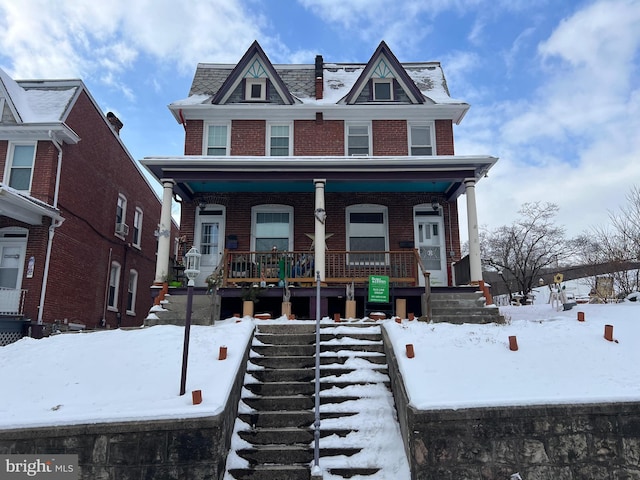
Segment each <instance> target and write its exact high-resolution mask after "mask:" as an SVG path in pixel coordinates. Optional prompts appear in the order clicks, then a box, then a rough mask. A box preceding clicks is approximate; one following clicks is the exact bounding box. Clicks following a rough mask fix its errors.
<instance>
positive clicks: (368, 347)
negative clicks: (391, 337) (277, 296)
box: [225, 321, 406, 480]
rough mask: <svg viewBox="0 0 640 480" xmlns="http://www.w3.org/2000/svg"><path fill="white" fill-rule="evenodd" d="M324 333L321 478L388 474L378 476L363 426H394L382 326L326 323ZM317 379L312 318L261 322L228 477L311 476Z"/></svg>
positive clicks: (291, 479)
mask: <svg viewBox="0 0 640 480" xmlns="http://www.w3.org/2000/svg"><path fill="white" fill-rule="evenodd" d="M320 338H321V358H320V359H321V367H320V371H321V409H320V412H321V429H320V430H321V439H320V462H319V463H320V468H321V469H322V470H323V471H324V478H325V479H327V478H331V479H342V478H351V477H353V476H356V475H358V476H359V477H358V478H362V477H368V476H372V477H371V478H383V477H379V476H377V475H376V474H377V473H378V472H379V471H380V465H376V464H372V462H371V460H369V459H370V458H371V455H364V453H365V452H364V451H365V450H366V449H367V448H369V447H370V446H371V432H370V431H365V430H366V428H364V430H363V427H366V426H367V425H368V426H369V429H370V428H376V421H377V420H376V419H378V420H379V421H380V422H382V423H384V424H385V425H389V424H390V425H391V426H395V425H397V421H396V420H395V408H394V407H393V397H392V396H391V392H390V390H389V383H390V381H389V376H388V372H387V365H386V356H385V355H384V351H383V344H382V335H381V331H380V326H379V325H377V324H374V323H352V324H349V325H348V326H347V325H343V324H337V323H333V322H331V323H323V324H322V328H321V337H320ZM314 376H315V322H313V321H309V322H301V321H290V322H284V323H274V322H265V323H264V324H259V325H258V327H257V329H256V333H255V336H254V340H253V345H252V350H251V354H250V358H249V362H248V365H247V374H246V377H245V385H244V388H243V395H242V400H241V401H240V405H239V410H238V411H239V414H238V418H237V420H236V424H235V430H234V436H233V438H232V443H231V451H230V453H229V457H228V459H227V473H226V476H225V479H227V480H230V479H235V480H248V479H252V480H258V479H260V480H262V479H277V480H302V479H304V480H308V479H310V478H311V474H310V468H311V467H312V466H313V463H314V450H313V446H314V433H313V423H314V405H315V400H314V391H315V383H314ZM376 397H377V398H380V399H382V400H381V402H379V404H376V407H375V408H376V410H378V411H376V412H375V413H374V414H373V415H372V412H371V410H372V407H371V403H372V400H371V399H372V398H376ZM380 405H385V406H386V407H384V408H386V410H387V412H386V413H385V412H381V411H380V408H381V407H380ZM373 417H375V418H373ZM372 418H373V419H372ZM393 422H396V424H394V423H393ZM380 428H386V427H385V426H381V427H380ZM385 441H388V437H387V438H385ZM400 441H401V440H400ZM374 457H375V456H374ZM405 460H406V459H405Z"/></svg>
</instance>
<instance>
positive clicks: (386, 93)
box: [373, 78, 393, 102]
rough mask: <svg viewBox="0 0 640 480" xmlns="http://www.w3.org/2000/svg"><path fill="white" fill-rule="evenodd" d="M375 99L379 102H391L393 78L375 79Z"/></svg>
mask: <svg viewBox="0 0 640 480" xmlns="http://www.w3.org/2000/svg"><path fill="white" fill-rule="evenodd" d="M373 100H374V101H377V102H389V101H391V100H393V79H391V78H375V79H373Z"/></svg>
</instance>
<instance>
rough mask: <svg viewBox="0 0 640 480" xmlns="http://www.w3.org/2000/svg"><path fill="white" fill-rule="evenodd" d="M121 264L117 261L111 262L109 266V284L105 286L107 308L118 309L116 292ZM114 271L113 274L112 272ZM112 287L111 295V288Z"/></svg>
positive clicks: (110, 309) (118, 285)
mask: <svg viewBox="0 0 640 480" xmlns="http://www.w3.org/2000/svg"><path fill="white" fill-rule="evenodd" d="M121 269H122V266H121V265H120V263H118V262H111V266H110V267H109V285H108V286H107V310H109V311H110V312H117V311H118V293H120V292H119V291H120V271H121ZM114 272H115V274H114ZM112 289H113V297H112V296H111V290H112Z"/></svg>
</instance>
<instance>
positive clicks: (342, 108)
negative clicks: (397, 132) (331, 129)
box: [169, 101, 470, 125]
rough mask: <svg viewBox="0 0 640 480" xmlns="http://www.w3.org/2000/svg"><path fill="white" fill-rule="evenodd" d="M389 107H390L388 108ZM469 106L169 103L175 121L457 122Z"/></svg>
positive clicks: (443, 104)
mask: <svg viewBox="0 0 640 480" xmlns="http://www.w3.org/2000/svg"><path fill="white" fill-rule="evenodd" d="M389 107H392V108H389ZM469 108H470V106H469V104H468V103H436V104H419V105H409V104H394V105H390V104H373V103H371V104H362V105H338V104H335V103H321V102H315V101H314V102H313V103H297V104H295V105H270V104H266V103H265V104H242V103H234V104H229V105H211V104H210V103H207V104H195V105H194V104H182V103H179V102H178V103H172V104H170V105H169V110H170V111H171V113H172V114H173V116H174V118H175V119H176V121H177V122H178V123H183V120H203V121H205V122H207V121H219V120H220V119H225V120H269V121H285V120H286V121H291V119H292V118H295V119H296V120H316V119H317V113H322V118H323V120H345V121H364V120H367V121H369V120H407V121H422V122H424V121H433V120H451V121H452V122H453V123H455V124H456V125H458V124H460V122H461V121H462V119H463V118H464V116H465V115H466V113H467V111H468V110H469Z"/></svg>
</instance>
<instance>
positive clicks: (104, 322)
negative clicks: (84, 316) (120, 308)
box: [100, 248, 113, 327]
mask: <svg viewBox="0 0 640 480" xmlns="http://www.w3.org/2000/svg"><path fill="white" fill-rule="evenodd" d="M112 253H113V248H110V249H109V262H108V263H107V281H106V284H105V287H104V303H103V305H102V320H101V321H100V326H101V327H106V326H107V301H108V296H109V280H110V279H111V255H112Z"/></svg>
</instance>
